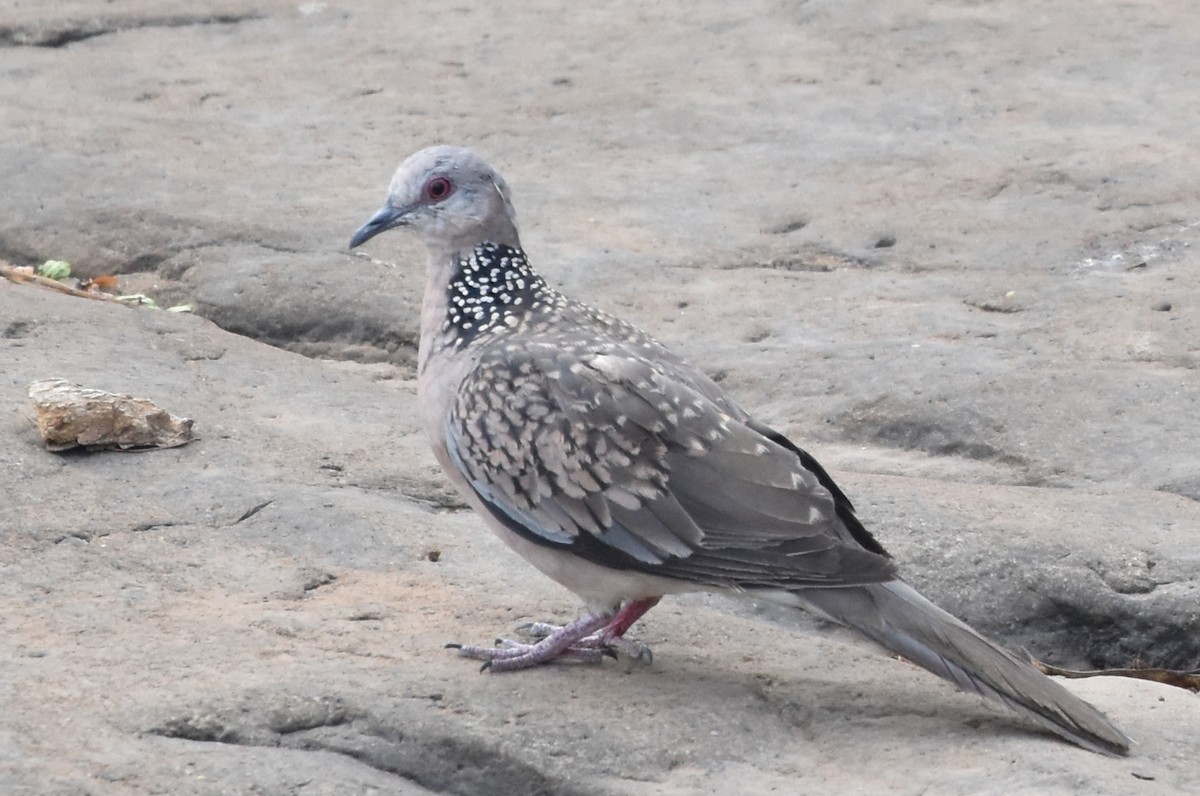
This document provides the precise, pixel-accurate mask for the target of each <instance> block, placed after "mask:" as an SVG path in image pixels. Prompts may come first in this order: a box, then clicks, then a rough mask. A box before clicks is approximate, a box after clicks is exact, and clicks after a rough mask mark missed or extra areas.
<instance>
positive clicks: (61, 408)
mask: <svg viewBox="0 0 1200 796" xmlns="http://www.w3.org/2000/svg"><path fill="white" fill-rule="evenodd" d="M29 398H30V399H31V400H32V401H33V406H34V409H35V410H36V411H37V423H38V429H39V430H40V431H41V432H42V440H43V441H44V442H45V443H46V448H47V449H48V450H52V451H64V450H68V449H70V448H75V447H84V448H88V449H89V450H105V449H117V450H129V449H133V448H174V447H176V446H179V445H184V444H186V443H188V442H191V441H192V439H193V436H192V421H191V420H188V419H187V418H182V417H175V416H174V415H172V414H171V413H169V412H167V411H166V410H165V409H162V408H160V407H159V406H158V405H157V404H155V403H154V402H153V401H150V400H147V399H145V398H135V397H133V396H132V395H119V394H117V393H111V392H104V391H103V390H90V389H86V388H84V387H80V386H79V385H77V384H71V383H70V382H68V381H66V380H65V379H43V380H41V381H35V382H33V383H32V384H30V385H29Z"/></svg>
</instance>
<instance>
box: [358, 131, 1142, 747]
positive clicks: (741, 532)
mask: <svg viewBox="0 0 1200 796" xmlns="http://www.w3.org/2000/svg"><path fill="white" fill-rule="evenodd" d="M514 219H515V214H514V211H513V205H512V200H511V197H510V193H509V188H508V185H507V184H506V183H505V181H504V180H503V179H502V178H501V176H500V175H499V174H497V173H496V171H495V170H494V169H492V168H491V167H490V166H489V165H488V164H487V163H485V162H484V161H483V160H482V159H480V158H479V156H478V155H476V154H474V153H473V152H471V151H469V150H466V149H460V148H456V147H448V146H436V147H431V148H429V149H425V150H422V151H421V152H418V153H416V154H415V155H413V156H411V157H410V158H408V160H406V161H405V162H404V163H403V164H402V165H401V166H400V168H399V170H398V171H397V172H396V174H395V177H393V179H392V182H391V186H390V188H389V191H388V195H387V200H386V202H385V203H384V205H383V207H382V208H381V209H380V210H379V211H378V212H377V213H376V214H375V215H374V216H372V217H371V219H370V220H369V221H367V223H366V224H364V225H363V226H362V227H361V228H360V229H359V230H358V231H357V232H355V234H354V237H353V239H352V240H351V242H350V246H351V248H354V247H356V246H359V245H360V244H362V243H364V242H366V241H367V240H369V239H370V238H373V237H374V236H376V235H378V234H379V233H381V232H383V231H385V230H388V229H391V228H393V227H400V226H406V227H410V228H412V229H413V230H414V231H415V232H416V233H417V235H419V236H420V237H421V238H422V240H424V242H425V244H426V245H427V247H428V249H429V254H430V259H429V267H428V272H427V282H426V287H425V296H424V300H423V303H422V307H421V342H420V351H419V355H418V370H419V376H418V393H419V404H420V411H421V414H422V420H423V422H424V425H425V428H426V430H427V432H428V434H429V437H430V440H431V441H432V444H433V449H434V452H435V454H436V456H437V459H438V461H439V462H440V463H441V465H442V467H444V468H445V470H446V473H447V474H448V475H449V477H450V479H451V480H452V481H453V482H454V484H455V486H456V487H457V488H458V489H459V490H460V491H461V492H462V494H463V495H464V496H465V498H466V500H467V501H468V502H469V503H470V504H471V506H472V507H473V508H474V509H475V510H476V511H477V512H478V513H479V514H480V516H482V517H483V519H484V521H485V522H486V523H487V525H488V526H489V527H491V529H492V530H493V531H495V532H496V533H497V534H498V535H499V536H500V538H501V539H503V540H504V541H505V542H506V543H507V544H508V545H509V546H510V547H511V548H513V549H514V550H515V551H516V552H517V553H519V554H520V555H521V556H523V557H524V558H526V559H527V560H528V561H529V562H530V563H531V564H533V565H534V566H535V567H536V568H537V569H539V570H541V571H542V572H543V573H545V574H546V575H548V576H550V577H551V578H553V579H554V580H556V581H558V582H559V583H561V584H562V585H564V586H566V587H567V588H568V589H570V590H571V591H573V592H575V593H576V594H578V595H579V596H580V597H582V598H583V599H584V601H585V602H586V604H587V606H588V613H587V614H586V615H584V616H583V617H582V618H580V619H578V620H576V621H574V622H572V623H570V624H568V625H565V626H563V627H553V626H545V625H539V626H538V627H537V628H536V630H537V631H538V632H539V633H540V634H541V637H540V639H538V640H536V641H535V640H532V639H531V642H532V643H517V642H513V641H508V642H504V643H501V644H500V645H499V646H497V647H473V646H463V647H461V648H460V653H461V654H463V655H466V656H469V657H474V658H478V659H482V660H484V661H486V663H485V668H488V669H490V671H493V672H496V671H504V670H511V669H520V668H524V667H527V666H532V665H535V664H540V663H543V662H547V661H551V660H554V659H560V658H567V659H571V658H574V659H583V660H597V659H599V657H600V656H601V655H604V654H611V653H612V652H613V651H614V650H621V651H625V652H632V653H635V654H641V653H644V652H645V650H644V648H643V647H641V646H640V645H638V644H637V643H636V642H632V641H631V640H628V639H625V638H624V633H625V631H626V630H627V629H628V628H629V626H630V625H632V624H633V623H634V622H635V621H636V620H637V619H638V618H639V617H640V616H641V615H642V614H644V613H645V612H646V611H647V610H649V609H650V608H651V607H652V606H653V605H654V604H655V603H657V602H658V601H659V599H660V598H661V597H662V596H664V595H667V594H677V593H682V592H695V591H718V592H727V593H732V594H735V595H741V596H744V597H749V598H752V599H756V600H762V601H768V602H771V603H776V604H780V605H784V606H790V607H796V608H804V609H807V610H809V611H812V612H814V613H816V614H818V615H820V616H823V617H826V618H829V619H832V620H835V621H836V622H839V623H841V624H844V625H847V626H849V627H851V628H854V629H855V630H857V631H859V632H860V633H862V634H863V635H865V636H866V637H868V638H870V639H871V640H873V641H875V642H877V643H879V644H881V645H882V646H884V647H886V648H887V649H889V650H891V651H893V652H895V653H898V654H899V655H901V656H903V657H905V658H907V659H909V660H910V661H913V662H915V663H917V664H919V665H921V666H923V667H925V668H926V669H928V670H929V671H931V672H933V673H934V674H936V675H938V676H940V677H944V678H945V679H947V680H949V681H951V682H952V683H954V684H956V685H958V686H959V687H961V688H963V689H966V690H968V691H975V692H977V693H979V694H982V695H984V696H987V697H991V698H993V699H996V700H999V701H1000V702H1002V703H1004V704H1005V705H1007V706H1009V707H1010V708H1012V709H1014V710H1015V711H1016V712H1017V713H1019V714H1021V715H1023V716H1026V717H1027V718H1029V719H1031V720H1032V721H1033V722H1035V723H1037V724H1039V725H1041V726H1042V727H1044V728H1046V729H1049V730H1051V731H1053V732H1055V733H1057V734H1059V735H1061V736H1063V737H1064V738H1067V739H1069V740H1071V741H1073V742H1075V743H1076V744H1078V745H1080V746H1082V747H1085V748H1087V749H1091V750H1093V751H1097V752H1102V753H1107V754H1124V753H1125V752H1127V751H1128V749H1129V743H1130V741H1129V739H1128V738H1127V737H1126V736H1125V735H1124V734H1123V733H1122V732H1121V731H1120V730H1118V729H1117V728H1116V727H1115V726H1114V725H1113V724H1112V723H1111V722H1109V720H1108V719H1107V718H1105V717H1104V716H1103V715H1102V714H1101V713H1100V712H1099V711H1097V710H1096V709H1095V708H1093V707H1092V706H1091V705H1089V704H1087V703H1086V702H1084V701H1082V700H1080V699H1079V698H1077V697H1075V696H1074V695H1072V694H1071V693H1070V692H1068V691H1067V690H1066V689H1065V688H1063V687H1062V686H1061V685H1059V684H1058V683H1056V682H1054V681H1052V680H1050V679H1049V678H1048V677H1046V676H1044V675H1043V674H1041V673H1039V672H1038V671H1036V670H1035V669H1033V668H1032V667H1031V666H1030V665H1029V664H1027V663H1025V662H1024V661H1022V660H1021V659H1019V658H1017V657H1016V656H1015V655H1013V654H1011V653H1010V652H1008V651H1006V650H1003V649H1001V648H1000V647H998V646H996V645H995V644H993V643H992V642H990V641H988V640H986V639H985V638H983V637H982V636H981V635H979V634H978V633H976V632H975V631H974V630H972V629H971V628H970V627H968V626H967V625H966V624H964V623H962V622H960V621H959V620H957V619H955V618H954V617H952V616H951V615H950V614H948V613H946V612H945V611H943V610H941V609H940V608H938V607H937V606H935V605H934V604H933V603H931V602H929V601H928V600H926V599H925V598H924V597H922V596H921V595H920V594H918V593H917V592H916V591H915V590H914V589H913V588H912V587H911V586H909V585H908V584H907V583H905V582H904V581H903V580H901V579H900V578H899V577H898V576H897V574H896V564H895V562H894V561H893V560H892V558H891V557H890V556H889V555H888V554H887V552H886V551H885V550H884V549H883V547H882V546H881V545H880V544H879V542H878V541H876V539H875V538H874V537H873V536H872V535H871V534H870V533H869V532H868V531H867V530H866V529H865V528H864V527H863V526H862V524H861V523H860V522H859V520H858V519H857V518H856V517H855V514H854V509H853V507H852V506H851V504H850V501H849V500H848V499H847V498H846V496H845V494H843V492H842V490H841V489H839V488H838V486H837V484H835V483H834V481H833V479H832V478H830V476H829V474H828V473H827V472H826V471H825V470H824V469H823V468H822V467H821V465H820V464H818V463H817V461H816V460H815V459H814V458H813V457H812V456H811V455H809V454H808V453H807V452H805V451H804V450H802V449H801V448H799V447H797V446H796V445H795V444H794V443H793V442H791V441H790V440H788V439H787V438H786V437H784V436H783V435H782V434H780V433H779V432H778V431H775V430H774V429H772V428H770V427H768V426H766V425H764V424H763V423H761V422H758V421H757V420H755V419H754V418H753V417H752V416H751V415H749V414H748V413H747V412H746V411H745V410H744V409H742V408H741V407H740V406H739V405H738V404H737V403H735V402H734V401H733V399H732V398H730V397H729V396H728V395H726V394H725V392H724V391H723V390H722V389H721V388H720V387H719V386H718V385H717V384H715V383H714V382H713V381H712V380H711V379H709V378H708V377H707V376H705V375H704V374H703V373H701V372H700V371H699V370H698V369H696V368H694V367H692V366H691V365H688V364H687V363H686V362H684V361H683V360H681V359H680V358H679V357H677V356H675V355H674V354H672V353H671V352H670V351H668V350H667V349H666V348H665V347H664V346H663V345H662V344H661V343H659V342H658V341H656V340H655V339H654V338H652V337H650V336H649V335H647V334H646V333H645V332H643V331H641V330H640V329H638V328H636V327H634V326H632V325H630V324H628V323H626V322H624V321H622V320H620V319H618V318H615V317H613V316H611V315H608V314H606V313H603V312H600V311H599V310H596V309H593V308H592V307H589V306H587V305H586V304H582V303H580V302H578V301H575V300H573V299H570V298H567V297H566V296H564V295H563V294H562V293H560V292H558V291H557V290H555V289H554V288H552V287H551V286H550V285H549V284H547V283H546V281H545V280H544V279H543V278H542V277H541V276H539V275H538V273H537V272H536V271H534V270H533V269H532V268H531V267H530V265H529V261H528V260H527V259H526V257H525V252H524V250H523V249H522V248H521V242H520V240H519V238H518V236H517V228H516V224H515V220H514ZM451 646H455V645H451Z"/></svg>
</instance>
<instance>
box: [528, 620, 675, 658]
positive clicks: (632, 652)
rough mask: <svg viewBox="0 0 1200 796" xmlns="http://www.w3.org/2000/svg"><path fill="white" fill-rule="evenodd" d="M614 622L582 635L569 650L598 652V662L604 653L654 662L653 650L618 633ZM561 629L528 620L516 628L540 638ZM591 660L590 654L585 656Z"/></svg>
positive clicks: (558, 626) (532, 636)
mask: <svg viewBox="0 0 1200 796" xmlns="http://www.w3.org/2000/svg"><path fill="white" fill-rule="evenodd" d="M613 625H614V623H611V622H610V623H609V624H608V625H607V626H605V627H603V628H601V629H600V630H598V631H596V632H595V633H592V634H591V635H588V636H584V637H583V638H581V639H579V641H577V642H575V643H574V644H572V645H571V647H570V648H569V651H573V652H579V653H591V652H599V653H600V655H599V656H598V657H597V658H596V659H595V660H596V662H599V661H600V660H602V659H603V657H604V655H611V656H612V657H614V658H615V657H617V655H623V656H625V657H626V658H632V659H633V660H635V661H645V662H646V663H653V662H654V651H653V650H652V649H650V647H649V646H648V645H646V644H643V643H642V642H640V641H636V640H634V639H631V638H625V637H624V636H622V635H618V634H617V633H616V632H615V630H616V629H615V628H614V627H613ZM559 629H561V625H552V624H549V623H548V622H530V623H529V624H527V625H521V626H520V627H518V628H517V630H519V631H521V632H522V633H524V634H525V635H527V636H529V637H530V638H536V639H542V638H547V637H549V636H551V635H552V634H554V633H555V632H557V631H558V630H559ZM587 659H588V660H589V661H590V660H591V658H590V656H588V658H587Z"/></svg>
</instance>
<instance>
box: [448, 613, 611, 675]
mask: <svg viewBox="0 0 1200 796" xmlns="http://www.w3.org/2000/svg"><path fill="white" fill-rule="evenodd" d="M612 617H613V615H612V614H588V615H587V616H584V617H582V618H580V619H576V620H575V621H574V622H571V623H570V624H568V625H563V626H562V627H557V626H554V625H546V628H547V629H550V630H551V632H549V633H547V634H546V635H545V636H544V637H542V638H540V639H539V640H538V641H537V642H536V643H534V644H522V643H520V642H517V641H512V640H509V639H497V641H496V644H497V646H495V647H476V646H472V645H458V644H448V645H447V646H448V647H451V648H452V649H457V650H458V654H459V655H461V656H463V657H464V658H475V659H476V660H481V661H483V662H484V663H483V671H492V672H511V671H515V670H517V669H528V668H529V667H531V666H537V665H538V664H541V663H548V662H550V661H553V660H575V661H583V662H585V663H599V662H600V661H601V660H602V659H603V657H604V655H605V651H604V650H602V649H597V648H595V647H579V646H577V644H578V642H580V641H581V640H582V639H585V638H587V637H588V636H590V635H592V634H593V633H595V632H596V631H597V630H600V629H601V628H604V627H605V626H606V625H608V623H609V621H610V620H611V619H612ZM538 624H542V625H544V624H545V623H538Z"/></svg>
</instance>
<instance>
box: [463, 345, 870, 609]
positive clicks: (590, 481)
mask: <svg viewBox="0 0 1200 796" xmlns="http://www.w3.org/2000/svg"><path fill="white" fill-rule="evenodd" d="M707 386H708V387H709V389H705V388H704V386H701V387H700V388H699V389H698V388H697V387H696V386H694V385H693V384H691V383H689V380H688V379H686V378H681V376H680V374H679V373H678V368H677V367H662V366H659V365H656V364H655V363H654V362H652V361H650V360H648V359H646V358H644V357H642V356H640V355H639V353H638V352H637V351H636V349H634V348H633V347H629V346H624V345H622V344H620V343H614V342H606V343H604V344H600V345H578V344H574V343H572V342H571V341H562V340H528V341H526V342H525V344H523V345H517V344H514V343H509V344H506V345H503V346H502V347H497V348H495V349H494V350H492V351H489V352H485V353H484V354H483V355H482V357H481V359H480V361H479V364H478V365H477V367H476V368H475V369H474V370H473V371H472V373H471V374H470V375H469V376H468V377H467V378H466V379H465V380H464V382H463V384H462V385H461V388H460V390H459V392H458V395H457V399H456V402H455V405H454V407H453V409H452V411H451V413H450V416H449V420H448V424H447V428H446V443H447V447H448V449H449V451H450V455H451V458H452V460H453V461H454V463H455V464H456V465H457V466H458V468H459V469H460V470H461V472H462V474H463V475H464V476H465V477H466V479H467V481H468V482H469V483H470V484H471V486H472V488H473V489H474V490H475V492H476V494H477V495H478V496H479V498H480V499H481V500H482V502H483V503H484V505H485V506H486V508H487V509H488V510H489V511H490V512H491V513H492V514H493V515H494V516H495V517H496V518H497V519H498V520H500V521H501V522H502V523H503V524H504V525H506V526H507V527H508V528H509V529H511V530H513V531H514V532H516V533H518V534H520V535H521V536H523V537H525V538H526V539H530V540H532V541H534V542H536V543H538V544H542V545H545V546H549V547H554V548H561V549H563V550H564V552H571V553H574V554H576V555H580V556H582V557H584V558H587V559H589V560H592V561H594V562H595V563H599V564H603V565H606V566H610V567H617V568H622V569H636V570H643V571H647V572H654V573H655V574H659V575H665V576H668V577H677V578H681V579H684V580H690V581H697V582H702V583H707V584H711V585H719V586H726V587H734V588H788V587H800V586H838V585H849V584H859V583H871V582H878V581H882V580H887V579H889V578H891V577H892V576H893V566H892V563H891V561H890V559H889V558H887V556H886V554H884V553H883V550H882V548H880V547H879V546H878V545H877V544H876V543H874V540H873V539H871V537H870V535H869V534H867V533H866V531H865V530H862V529H861V525H858V524H857V520H856V519H854V517H853V513H852V511H851V509H850V507H849V502H848V501H846V500H845V497H844V496H843V495H842V494H841V492H840V490H838V489H837V487H836V486H835V485H833V482H832V481H831V480H830V479H829V477H828V475H826V474H825V472H824V471H823V470H821V469H820V466H819V465H815V462H811V463H812V465H815V469H814V468H813V467H810V466H806V459H807V460H808V461H811V457H808V456H807V454H805V453H804V452H803V451H800V449H799V448H796V447H795V446H793V445H791V443H790V442H787V440H786V439H784V438H783V437H782V436H780V435H777V434H775V432H772V431H771V430H770V429H767V428H765V427H763V426H759V425H756V424H754V423H753V421H750V420H748V419H747V418H745V417H743V416H739V414H738V412H739V411H740V410H735V409H734V408H733V407H732V405H731V404H730V403H729V402H728V401H723V403H724V406H721V405H718V403H717V402H715V401H714V400H712V397H711V395H706V393H711V387H712V385H707ZM772 435H774V436H775V437H777V439H775V438H773V437H772ZM848 522H849V524H848ZM856 529H857V530H856ZM859 532H861V535H862V538H860V535H859ZM863 539H866V540H869V541H870V543H871V544H868V545H866V546H864V544H863ZM871 545H874V546H873V547H872V546H871Z"/></svg>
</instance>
